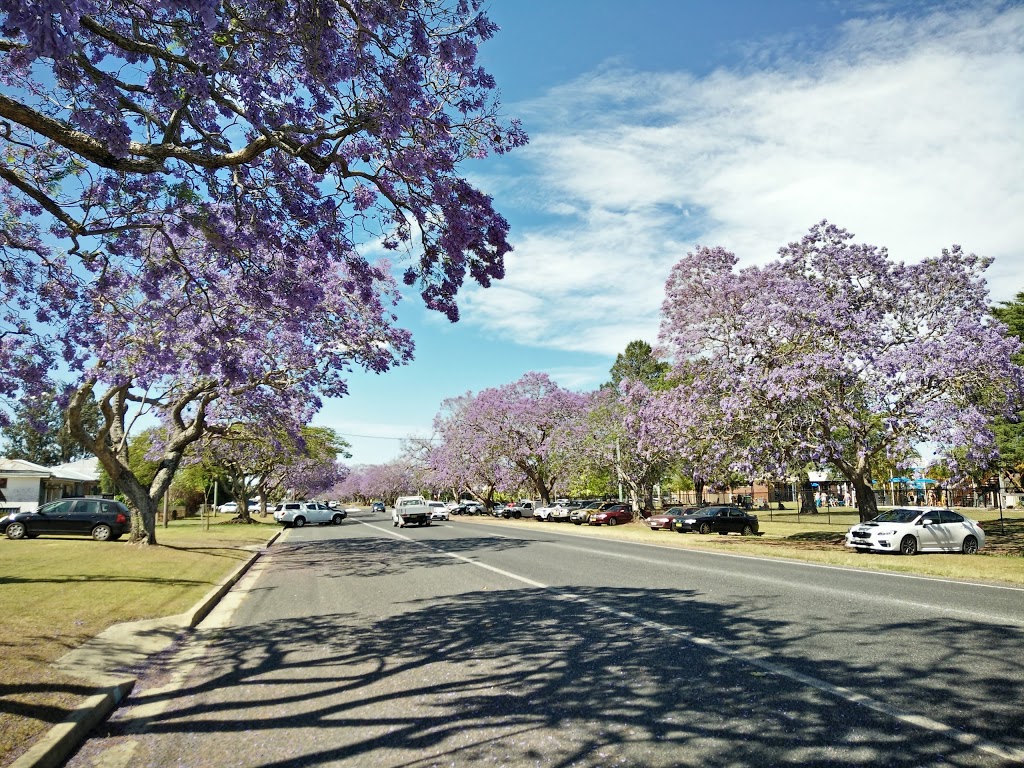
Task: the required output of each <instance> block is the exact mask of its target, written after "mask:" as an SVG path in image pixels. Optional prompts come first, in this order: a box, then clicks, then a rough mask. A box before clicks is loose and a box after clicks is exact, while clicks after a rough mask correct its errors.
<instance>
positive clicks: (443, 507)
mask: <svg viewBox="0 0 1024 768" xmlns="http://www.w3.org/2000/svg"><path fill="white" fill-rule="evenodd" d="M427 506H428V507H430V519H431V520H448V519H449V517H448V505H447V504H445V503H444V502H443V501H428V502H427Z"/></svg>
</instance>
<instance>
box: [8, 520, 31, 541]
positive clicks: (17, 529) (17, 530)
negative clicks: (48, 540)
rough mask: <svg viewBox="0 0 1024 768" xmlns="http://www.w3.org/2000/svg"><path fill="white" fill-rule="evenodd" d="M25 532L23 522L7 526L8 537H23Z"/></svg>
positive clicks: (26, 532)
mask: <svg viewBox="0 0 1024 768" xmlns="http://www.w3.org/2000/svg"><path fill="white" fill-rule="evenodd" d="M27 534H28V531H27V530H26V529H25V524H24V523H11V524H10V525H8V526H7V538H8V539H24V538H25V537H26V535H27Z"/></svg>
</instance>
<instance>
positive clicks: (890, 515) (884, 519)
mask: <svg viewBox="0 0 1024 768" xmlns="http://www.w3.org/2000/svg"><path fill="white" fill-rule="evenodd" d="M920 514H921V510H919V509H890V510H889V511H888V512H883V513H882V514H880V515H878V516H877V517H875V518H873V519H872V522H874V523H912V522H914V520H916V519H917V517H918V516H919V515H920Z"/></svg>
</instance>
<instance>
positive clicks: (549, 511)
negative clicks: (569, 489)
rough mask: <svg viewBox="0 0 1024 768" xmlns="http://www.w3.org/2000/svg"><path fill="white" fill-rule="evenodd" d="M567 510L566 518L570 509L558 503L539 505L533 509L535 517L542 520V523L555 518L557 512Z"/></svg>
mask: <svg viewBox="0 0 1024 768" xmlns="http://www.w3.org/2000/svg"><path fill="white" fill-rule="evenodd" d="M559 511H565V517H566V519H568V518H569V510H568V508H567V507H563V506H559V505H558V504H552V505H551V506H548V507H537V509H535V510H533V516H534V518H535V519H537V520H540V521H541V522H542V523H547V522H549V521H551V520H553V519H554V514H555V512H559Z"/></svg>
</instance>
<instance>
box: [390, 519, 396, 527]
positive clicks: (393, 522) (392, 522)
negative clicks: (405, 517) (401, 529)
mask: <svg viewBox="0 0 1024 768" xmlns="http://www.w3.org/2000/svg"><path fill="white" fill-rule="evenodd" d="M391 524H392V525H393V526H395V528H397V527H398V521H397V520H392V521H391Z"/></svg>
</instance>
